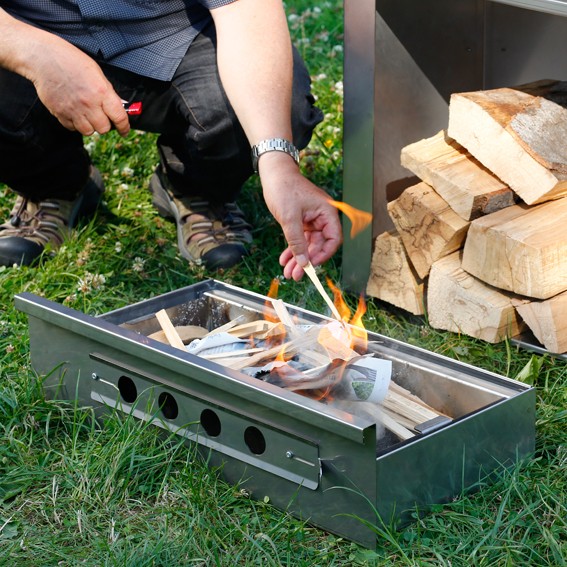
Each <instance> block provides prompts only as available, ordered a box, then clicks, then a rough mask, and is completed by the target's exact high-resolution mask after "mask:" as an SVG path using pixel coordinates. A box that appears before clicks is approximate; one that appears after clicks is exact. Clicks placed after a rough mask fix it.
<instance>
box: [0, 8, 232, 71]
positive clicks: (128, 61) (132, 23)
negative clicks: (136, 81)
mask: <svg viewBox="0 0 567 567" xmlns="http://www.w3.org/2000/svg"><path fill="white" fill-rule="evenodd" d="M234 1H235V0H0V7H2V8H4V9H5V10H6V11H7V12H8V13H10V14H11V15H12V16H14V17H16V18H18V19H20V20H23V21H25V22H27V23H29V24H32V25H34V26H36V27H38V28H41V29H44V30H46V31H49V32H52V33H54V34H57V35H59V36H61V37H62V38H64V39H66V40H67V41H69V42H71V43H72V44H73V45H76V46H77V47H79V48H80V49H82V50H83V51H85V52H86V53H88V54H90V55H92V56H93V57H97V58H100V59H102V60H104V61H106V62H108V63H110V64H112V65H115V66H117V67H120V68H123V69H128V70H129V71H133V72H134V73H138V74H140V75H144V76H146V77H152V78H154V79H160V80H163V81H167V80H169V79H171V77H172V76H173V74H174V73H175V70H176V69H177V66H178V65H179V63H180V61H181V59H182V58H183V56H184V55H185V53H186V51H187V49H188V47H189V45H190V44H191V42H192V41H193V39H194V38H195V36H196V35H197V34H198V33H199V32H200V31H201V30H202V29H203V28H204V26H205V25H206V24H207V23H208V22H209V21H210V17H211V16H210V13H209V11H210V10H212V9H214V8H218V7H220V6H224V5H225V4H230V3H232V2H234Z"/></svg>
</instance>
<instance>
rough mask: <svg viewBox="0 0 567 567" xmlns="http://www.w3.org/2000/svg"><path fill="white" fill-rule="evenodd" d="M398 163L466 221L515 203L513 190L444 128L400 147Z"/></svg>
mask: <svg viewBox="0 0 567 567" xmlns="http://www.w3.org/2000/svg"><path fill="white" fill-rule="evenodd" d="M401 163H402V165H403V166H404V167H406V168H407V169H409V170H410V171H411V172H413V173H415V175H417V176H418V177H419V178H420V179H421V180H422V181H425V182H426V183H427V184H428V185H431V186H432V187H433V188H434V189H435V191H436V192H437V193H438V194H439V195H440V196H441V197H442V198H443V199H444V200H445V201H446V202H447V203H448V204H449V206H450V207H451V208H452V209H453V210H454V211H455V212H456V213H457V214H458V215H459V216H460V217H461V218H463V219H465V220H472V219H475V218H478V217H480V216H482V215H485V214H489V213H493V212H495V211H498V210H500V209H503V208H505V207H509V206H511V205H513V204H514V198H515V196H514V192H513V191H512V190H511V189H510V188H509V187H508V186H507V185H506V184H505V183H503V182H502V181H500V179H498V178H497V177H496V176H494V175H493V174H492V173H490V171H488V170H487V169H486V168H485V167H484V166H483V165H482V164H481V163H480V162H479V161H477V160H476V159H475V158H474V157H473V156H471V154H470V153H469V152H468V151H467V150H466V149H465V148H463V147H462V146H461V145H460V144H458V143H457V142H456V141H455V140H453V139H451V138H449V137H448V136H447V134H446V132H445V131H441V132H439V133H438V134H437V135H435V136H433V137H431V138H426V139H424V140H420V141H419V142H415V143H413V144H410V145H408V146H406V147H405V148H403V149H402V152H401Z"/></svg>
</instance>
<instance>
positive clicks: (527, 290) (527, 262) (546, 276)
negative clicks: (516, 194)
mask: <svg viewBox="0 0 567 567" xmlns="http://www.w3.org/2000/svg"><path fill="white" fill-rule="evenodd" d="M566 219H567V199H558V200H556V201H550V202H548V203H543V204H541V205H538V206H535V207H528V206H527V205H524V204H521V205H514V206H513V207H508V208H507V209H503V210H501V211H497V212H496V213H492V214H491V215H487V216H485V217H481V218H479V219H475V220H474V221H472V222H471V226H470V228H469V232H468V235H467V240H466V242H465V246H464V252H463V264H462V267H463V269H464V270H466V271H467V272H469V273H470V274H472V275H473V276H475V277H477V278H479V279H480V280H482V281H483V282H485V283H488V284H490V285H492V286H495V287H498V288H500V289H504V290H507V291H512V292H514V293H517V294H520V295H526V296H528V297H532V298H536V299H548V298H550V297H553V296H554V295H557V294H559V293H562V292H564V291H567V222H566Z"/></svg>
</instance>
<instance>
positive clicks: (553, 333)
mask: <svg viewBox="0 0 567 567" xmlns="http://www.w3.org/2000/svg"><path fill="white" fill-rule="evenodd" d="M516 309H517V311H518V313H519V315H520V317H521V318H522V319H523V320H524V322H525V323H526V325H527V326H528V327H529V328H530V330H531V331H532V333H533V334H534V336H535V338H536V339H537V340H538V341H539V342H540V343H541V344H542V345H543V346H544V347H545V348H546V349H547V350H548V351H549V352H552V353H556V354H563V353H566V352H567V292H565V293H560V294H559V295H556V296H555V297H552V298H550V299H546V300H544V301H530V302H528V303H525V302H523V303H519V304H518V305H517V306H516Z"/></svg>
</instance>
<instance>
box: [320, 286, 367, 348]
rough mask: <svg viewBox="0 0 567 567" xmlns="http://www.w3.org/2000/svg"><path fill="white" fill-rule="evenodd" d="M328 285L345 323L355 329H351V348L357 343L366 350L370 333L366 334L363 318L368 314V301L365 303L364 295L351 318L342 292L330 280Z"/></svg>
mask: <svg viewBox="0 0 567 567" xmlns="http://www.w3.org/2000/svg"><path fill="white" fill-rule="evenodd" d="M327 285H328V286H329V287H330V288H331V291H332V292H333V300H334V304H335V306H336V308H337V310H338V312H339V314H340V316H341V318H342V320H343V321H344V322H345V323H349V324H350V325H351V326H352V327H353V329H351V333H352V338H351V345H350V346H351V348H352V347H353V346H354V344H355V343H356V342H360V343H361V346H362V347H363V349H364V350H366V346H367V344H368V333H367V332H366V329H365V328H364V324H363V323H362V317H363V316H364V314H365V313H366V301H364V297H363V296H362V295H361V296H360V298H359V300H358V307H357V309H356V311H355V313H354V315H352V317H351V310H350V308H349V307H348V305H347V304H346V301H345V300H344V297H343V294H342V293H341V290H340V289H339V288H338V287H337V286H336V285H335V284H333V282H332V281H331V280H330V279H329V278H327Z"/></svg>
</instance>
